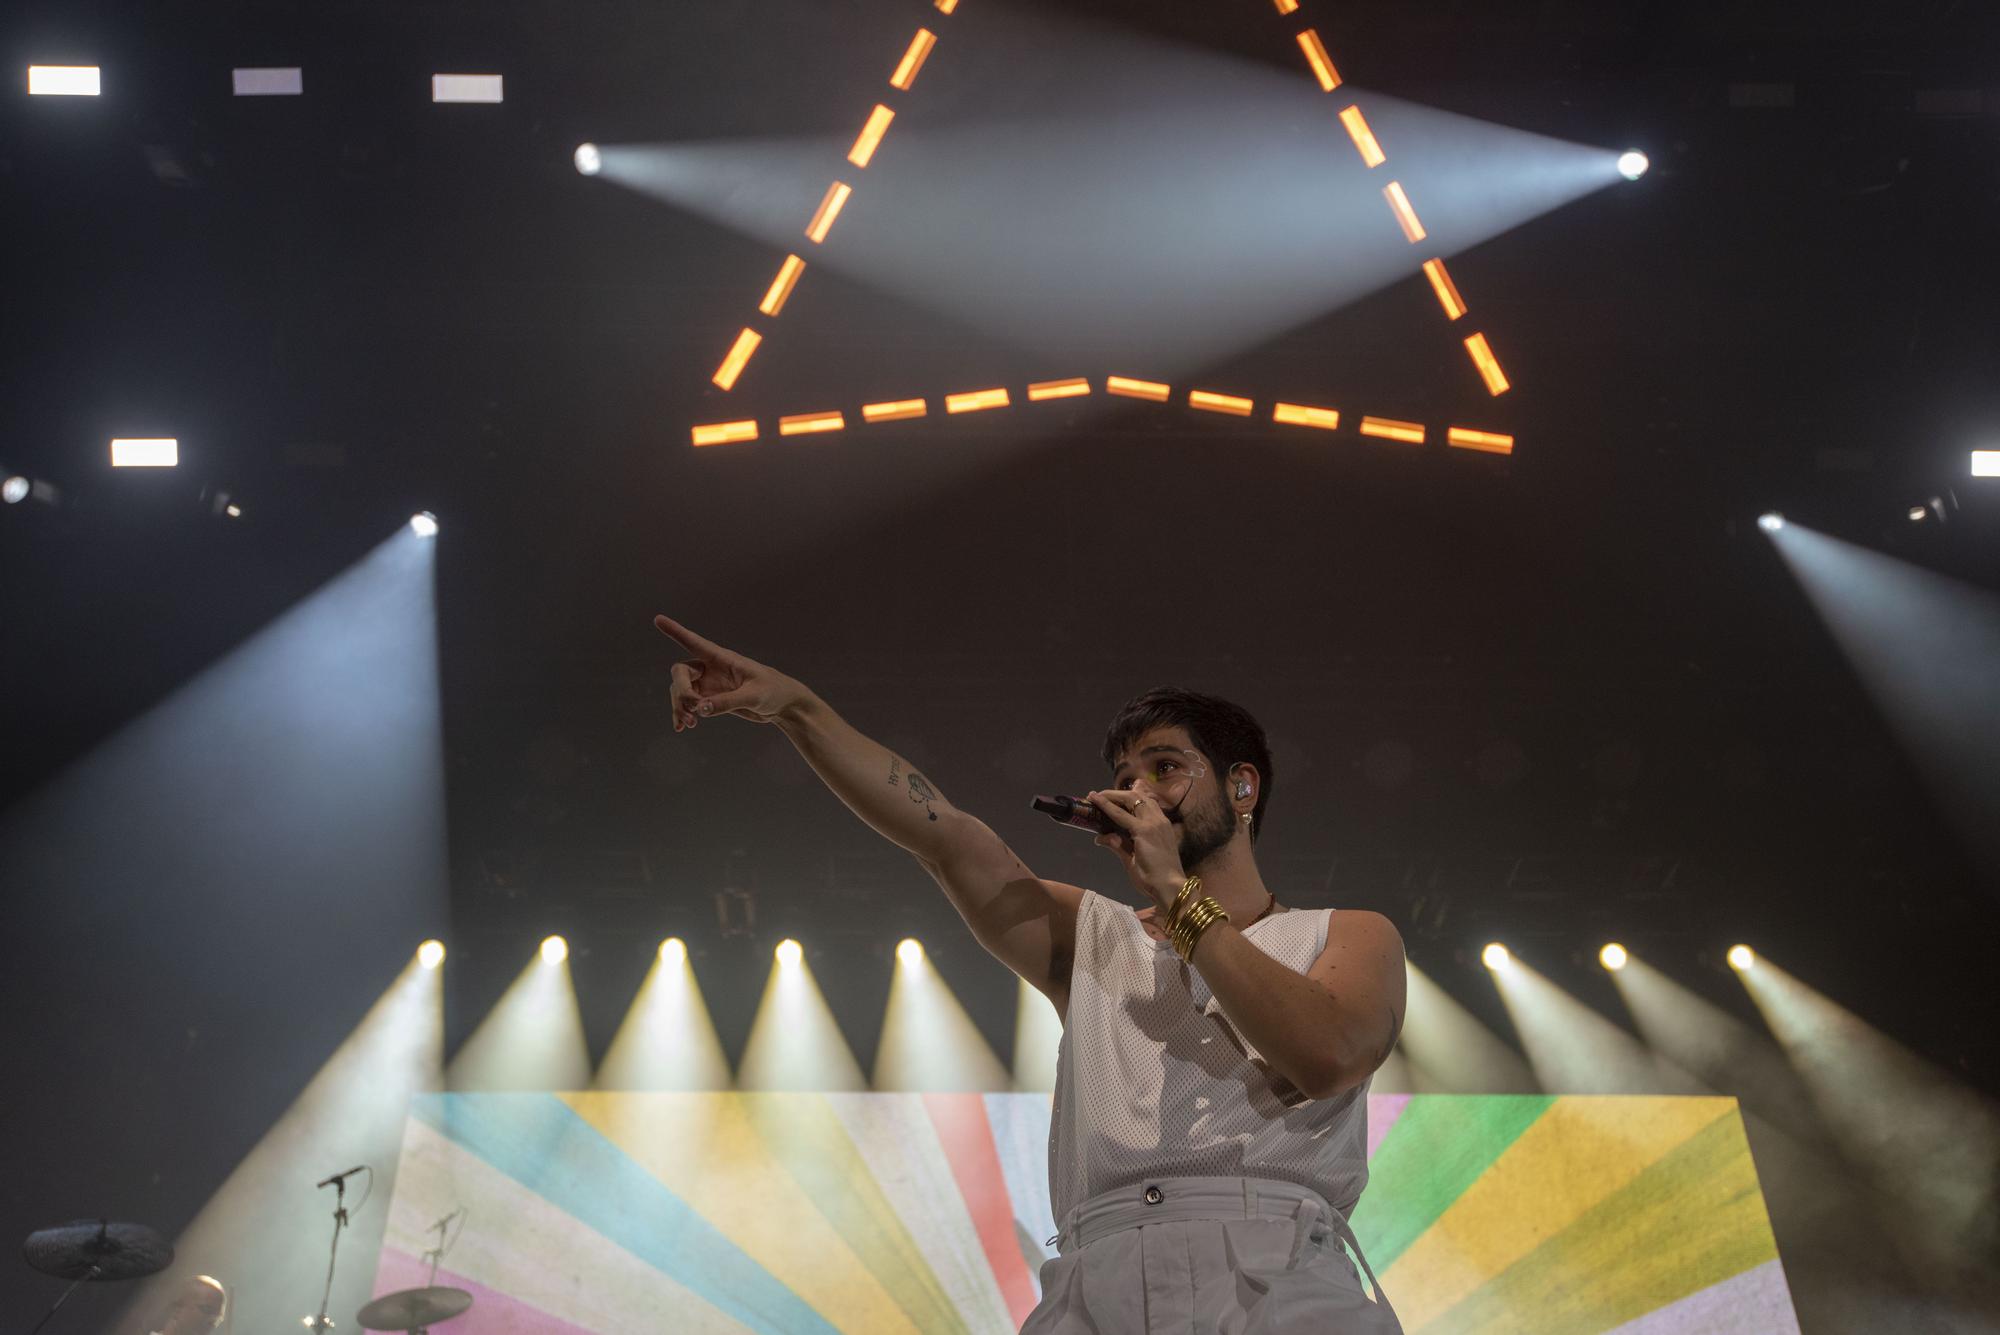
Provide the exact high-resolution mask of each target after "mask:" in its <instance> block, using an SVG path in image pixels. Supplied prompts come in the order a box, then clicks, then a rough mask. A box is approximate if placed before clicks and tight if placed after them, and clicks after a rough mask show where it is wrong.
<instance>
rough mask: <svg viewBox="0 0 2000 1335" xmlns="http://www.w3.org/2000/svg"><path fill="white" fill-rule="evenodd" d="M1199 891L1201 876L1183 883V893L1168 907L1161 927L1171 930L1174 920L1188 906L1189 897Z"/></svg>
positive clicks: (1192, 877)
mask: <svg viewBox="0 0 2000 1335" xmlns="http://www.w3.org/2000/svg"><path fill="white" fill-rule="evenodd" d="M1199 889H1201V877H1199V876H1190V877H1188V878H1187V879H1186V880H1185V881H1182V882H1181V892H1180V893H1179V894H1178V895H1175V896H1174V902H1173V903H1171V904H1169V905H1167V911H1166V914H1165V916H1164V917H1162V918H1161V920H1160V921H1161V925H1162V926H1163V927H1167V928H1169V929H1171V928H1172V927H1173V925H1174V920H1175V919H1177V918H1179V917H1180V916H1181V909H1182V908H1183V907H1185V906H1186V904H1187V902H1188V896H1189V895H1192V894H1193V893H1194V892H1195V891H1197V890H1199Z"/></svg>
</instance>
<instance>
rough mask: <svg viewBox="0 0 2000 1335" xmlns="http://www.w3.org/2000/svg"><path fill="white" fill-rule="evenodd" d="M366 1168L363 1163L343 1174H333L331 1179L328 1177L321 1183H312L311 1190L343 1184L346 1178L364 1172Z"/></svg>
mask: <svg viewBox="0 0 2000 1335" xmlns="http://www.w3.org/2000/svg"><path fill="white" fill-rule="evenodd" d="M367 1168H368V1165H367V1164H365V1163H360V1164H356V1165H354V1167H352V1168H350V1169H348V1170H347V1171H346V1172H344V1173H335V1174H334V1175H333V1176H332V1177H329V1178H327V1179H326V1180H324V1181H322V1182H315V1183H313V1188H314V1190H318V1189H319V1188H321V1187H330V1186H332V1185H333V1184H334V1183H336V1182H344V1181H346V1180H347V1179H348V1178H350V1177H353V1176H354V1175H355V1174H356V1173H360V1172H365V1171H366V1170H367Z"/></svg>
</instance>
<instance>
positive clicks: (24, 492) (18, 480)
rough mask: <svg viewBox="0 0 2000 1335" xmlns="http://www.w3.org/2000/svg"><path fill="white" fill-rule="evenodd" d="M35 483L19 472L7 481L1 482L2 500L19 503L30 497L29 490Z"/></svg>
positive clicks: (0, 499)
mask: <svg viewBox="0 0 2000 1335" xmlns="http://www.w3.org/2000/svg"><path fill="white" fill-rule="evenodd" d="M33 485H34V484H33V483H31V482H29V481H28V479H26V478H24V477H21V476H19V475H18V474H17V475H15V476H14V477H10V478H8V479H7V480H6V481H5V482H0V501H5V502H7V504H9V505H19V504H20V503H21V502H22V501H25V500H27V499H28V491H29V489H30V488H31V487H32V486H33Z"/></svg>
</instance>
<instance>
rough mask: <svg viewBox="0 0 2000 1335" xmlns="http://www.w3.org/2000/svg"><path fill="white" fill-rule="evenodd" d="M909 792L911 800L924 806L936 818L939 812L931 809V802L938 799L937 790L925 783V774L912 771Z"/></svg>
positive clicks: (931, 816)
mask: <svg viewBox="0 0 2000 1335" xmlns="http://www.w3.org/2000/svg"><path fill="white" fill-rule="evenodd" d="M909 792H910V800H911V801H912V802H915V803H917V804H918V805H919V806H921V807H923V809H924V810H925V811H926V812H927V813H929V815H930V818H931V819H932V820H936V819H937V812H935V811H933V810H931V803H933V802H935V801H937V790H936V789H934V788H932V787H931V786H930V785H929V784H928V783H925V782H924V776H923V775H921V774H919V773H917V772H916V771H915V770H911V771H910V786H909Z"/></svg>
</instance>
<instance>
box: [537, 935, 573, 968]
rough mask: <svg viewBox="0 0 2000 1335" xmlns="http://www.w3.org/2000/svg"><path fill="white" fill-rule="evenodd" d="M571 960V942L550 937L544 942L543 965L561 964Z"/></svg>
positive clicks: (557, 937)
mask: <svg viewBox="0 0 2000 1335" xmlns="http://www.w3.org/2000/svg"><path fill="white" fill-rule="evenodd" d="M568 958H569V942H567V941H565V940H563V939H562V938H561V937H559V936H552V937H549V938H548V939H547V940H545V941H543V942H542V963H544V964H561V963H562V962H563V961H564V960H566V959H568Z"/></svg>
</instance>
